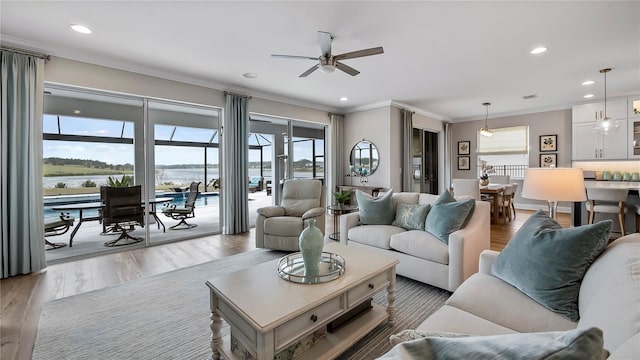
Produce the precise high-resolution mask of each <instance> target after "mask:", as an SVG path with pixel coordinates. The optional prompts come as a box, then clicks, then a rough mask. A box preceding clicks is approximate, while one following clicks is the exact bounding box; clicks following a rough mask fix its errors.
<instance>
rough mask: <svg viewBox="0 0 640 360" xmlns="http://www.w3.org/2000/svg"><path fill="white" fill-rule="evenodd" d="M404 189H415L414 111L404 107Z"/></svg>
mask: <svg viewBox="0 0 640 360" xmlns="http://www.w3.org/2000/svg"><path fill="white" fill-rule="evenodd" d="M402 191H413V112H412V111H409V110H406V109H402Z"/></svg>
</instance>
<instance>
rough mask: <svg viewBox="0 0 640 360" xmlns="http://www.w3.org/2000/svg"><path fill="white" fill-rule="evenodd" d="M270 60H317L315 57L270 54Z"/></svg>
mask: <svg viewBox="0 0 640 360" xmlns="http://www.w3.org/2000/svg"><path fill="white" fill-rule="evenodd" d="M271 57H272V58H275V59H303V60H316V61H317V60H318V58H317V57H311V56H298V55H279V54H271Z"/></svg>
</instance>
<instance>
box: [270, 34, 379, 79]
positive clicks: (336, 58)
mask: <svg viewBox="0 0 640 360" xmlns="http://www.w3.org/2000/svg"><path fill="white" fill-rule="evenodd" d="M332 40H333V36H332V35H331V33H328V32H326V31H318V42H319V43H320V51H321V54H320V56H319V57H311V56H298V55H278V54H272V55H271V57H272V58H280V59H304V60H316V61H318V64H315V65H314V66H312V67H311V68H310V69H309V70H307V71H305V72H303V73H302V74H300V76H299V77H306V76H308V75H309V74H311V73H312V72H314V71H316V70H318V69H320V71H322V72H325V73H331V72H333V71H334V70H335V69H339V70H342V71H344V72H346V73H347V74H349V75H351V76H356V75H358V74H360V71H358V70H356V69H354V68H352V67H351V66H349V65H347V64H345V63H342V62H340V60H345V59H353V58H359V57H363V56H371V55H378V54H382V53H383V52H384V50H383V49H382V47H381V46H379V47H374V48H370V49H363V50H358V51H352V52H348V53H344V54H340V55H331V41H332Z"/></svg>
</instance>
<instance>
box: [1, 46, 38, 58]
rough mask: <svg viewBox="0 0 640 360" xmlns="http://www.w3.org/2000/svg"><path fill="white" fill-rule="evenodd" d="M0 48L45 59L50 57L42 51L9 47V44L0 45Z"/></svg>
mask: <svg viewBox="0 0 640 360" xmlns="http://www.w3.org/2000/svg"><path fill="white" fill-rule="evenodd" d="M0 50H6V51H11V52H14V53H18V54H23V55H29V56H35V57H37V58H41V59H44V60H46V61H48V60H50V58H51V57H50V56H49V55H47V54H43V53H39V52H35V51H31V50H25V49H18V48H14V47H11V46H6V45H0Z"/></svg>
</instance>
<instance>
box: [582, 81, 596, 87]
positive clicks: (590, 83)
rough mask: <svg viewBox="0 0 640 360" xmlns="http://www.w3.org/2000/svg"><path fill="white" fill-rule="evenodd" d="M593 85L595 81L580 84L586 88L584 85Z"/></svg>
mask: <svg viewBox="0 0 640 360" xmlns="http://www.w3.org/2000/svg"><path fill="white" fill-rule="evenodd" d="M595 83H596V82H595V81H593V80H587V81H585V82H583V83H582V85H585V86H586V85H593V84H595Z"/></svg>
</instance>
